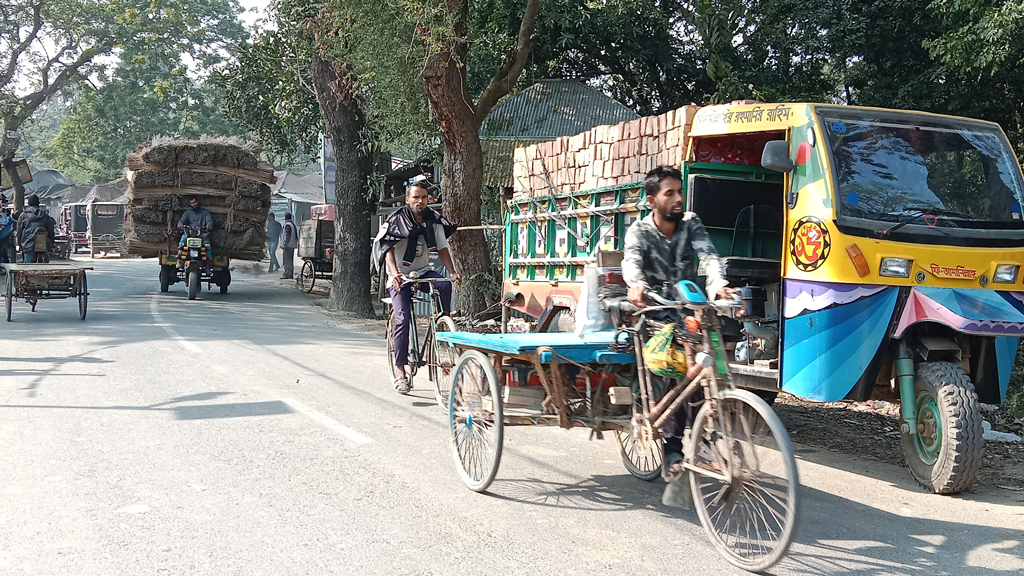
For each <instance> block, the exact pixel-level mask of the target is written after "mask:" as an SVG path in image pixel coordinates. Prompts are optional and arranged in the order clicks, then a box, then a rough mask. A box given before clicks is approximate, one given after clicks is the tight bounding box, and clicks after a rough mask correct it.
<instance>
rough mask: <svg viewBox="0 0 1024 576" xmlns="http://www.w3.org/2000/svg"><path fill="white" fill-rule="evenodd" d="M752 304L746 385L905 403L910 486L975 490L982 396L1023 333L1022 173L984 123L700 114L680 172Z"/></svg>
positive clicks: (1000, 379) (886, 116) (739, 367)
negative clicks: (884, 398)
mask: <svg viewBox="0 0 1024 576" xmlns="http://www.w3.org/2000/svg"><path fill="white" fill-rule="evenodd" d="M682 177H683V187H684V190H683V192H684V194H685V196H686V209H687V210H688V211H692V212H694V213H696V214H697V215H699V217H700V219H701V220H702V221H703V224H704V226H705V227H706V228H707V231H708V233H709V235H710V237H711V240H712V242H713V243H714V244H715V246H716V247H717V249H718V253H719V255H720V256H721V269H722V273H723V274H724V277H725V279H726V280H728V282H729V285H730V286H733V287H737V288H738V290H739V292H740V294H741V295H742V298H743V302H744V304H745V310H744V314H743V315H742V316H743V318H742V321H741V322H737V323H735V324H734V329H733V331H732V334H733V335H732V342H731V343H730V344H729V346H730V347H732V352H731V356H732V358H730V361H729V367H730V371H731V372H732V374H733V378H734V379H736V380H737V381H738V383H740V384H741V385H743V386H746V387H750V388H754V389H761V390H763V391H764V392H763V393H765V394H771V392H772V391H777V390H779V389H780V388H781V389H782V390H786V391H788V392H790V393H792V394H794V395H796V396H799V397H801V398H806V399H811V400H815V401H821V402H831V401H838V400H843V399H848V400H856V401H865V400H867V399H869V398H872V397H879V396H884V395H888V396H890V397H892V398H894V399H895V398H898V399H899V400H900V406H901V408H900V410H901V420H902V423H901V443H902V448H903V452H904V455H905V457H906V460H907V463H908V465H909V467H910V470H911V472H912V473H913V476H914V477H915V479H916V480H917V481H918V482H919V483H921V484H922V485H923V486H924V487H926V488H928V489H929V490H932V491H934V492H937V493H956V492H960V491H963V490H966V489H968V488H969V487H970V486H971V484H972V482H973V481H974V479H975V476H976V474H977V472H978V469H979V468H980V466H981V461H982V452H983V446H984V440H983V437H982V434H983V430H982V415H981V406H980V405H981V403H990V404H996V403H1000V402H1001V401H1002V400H1003V399H1004V398H1005V396H1006V390H1007V385H1008V382H1009V377H1010V371H1011V369H1012V366H1013V362H1014V357H1015V354H1016V350H1017V347H1018V344H1019V342H1020V338H1021V336H1022V335H1024V277H1022V275H1021V265H1022V264H1024V258H1022V255H1024V252H1022V250H1024V220H1022V210H1021V207H1022V205H1024V178H1022V175H1021V169H1020V166H1019V164H1018V163H1017V160H1016V158H1015V156H1014V154H1013V149H1012V148H1011V146H1010V144H1009V142H1008V141H1007V138H1006V136H1005V135H1004V133H1003V131H1002V130H1001V129H1000V127H999V126H998V125H996V124H993V123H990V122H983V121H979V120H971V119H967V118H957V117H951V116H940V115H935V114H926V113H920V112H910V111H896V110H884V109H875V108H858V107H847V106H834V105H819V104H752V105H724V106H709V107H705V108H702V109H700V110H699V111H697V113H696V115H695V116H694V119H693V123H692V126H691V128H690V131H689V136H688V145H687V155H686V161H685V162H684V163H683V166H682Z"/></svg>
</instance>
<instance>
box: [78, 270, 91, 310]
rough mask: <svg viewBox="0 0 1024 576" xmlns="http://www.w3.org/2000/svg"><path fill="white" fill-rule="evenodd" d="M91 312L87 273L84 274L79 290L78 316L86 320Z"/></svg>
mask: <svg viewBox="0 0 1024 576" xmlns="http://www.w3.org/2000/svg"><path fill="white" fill-rule="evenodd" d="M88 312H89V282H88V280H86V279H85V272H82V285H81V287H79V289H78V316H79V317H80V318H81V319H82V320H85V315H86V314H87V313H88Z"/></svg>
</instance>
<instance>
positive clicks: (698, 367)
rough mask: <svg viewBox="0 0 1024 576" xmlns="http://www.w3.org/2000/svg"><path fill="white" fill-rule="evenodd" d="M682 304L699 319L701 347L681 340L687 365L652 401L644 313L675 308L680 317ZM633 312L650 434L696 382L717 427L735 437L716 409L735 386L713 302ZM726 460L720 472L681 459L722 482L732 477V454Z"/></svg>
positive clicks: (694, 389)
mask: <svg viewBox="0 0 1024 576" xmlns="http://www.w3.org/2000/svg"><path fill="white" fill-rule="evenodd" d="M684 307H685V308H689V309H690V310H692V311H693V313H694V315H695V316H696V318H697V320H699V321H700V326H701V343H700V347H701V348H703V350H697V349H696V346H695V345H694V344H695V343H693V342H683V348H684V350H685V353H686V357H687V360H688V364H689V366H690V369H689V371H688V372H687V375H686V377H685V378H680V379H677V380H676V383H675V385H674V386H672V388H670V389H668V390H666V391H665V392H664V393H663V394H662V397H661V399H660V400H658V401H657V402H655V400H654V387H653V384H652V382H651V377H652V375H651V373H650V371H649V370H648V369H647V364H646V362H645V360H644V355H643V346H644V333H645V331H646V330H647V325H648V322H649V321H648V318H647V314H648V313H649V312H653V311H657V310H676V311H677V313H678V314H679V316H680V317H681V316H682V314H681V313H680V312H681V309H682V308H684ZM635 314H636V315H637V316H639V317H640V319H639V320H638V321H637V323H636V324H635V326H634V327H633V328H631V329H630V330H629V331H630V332H631V333H632V335H633V347H634V355H635V357H636V367H637V378H638V380H639V382H640V396H641V404H642V407H643V413H642V416H643V420H642V422H643V425H644V426H647V427H650V432H651V436H652V437H654V438H657V435H658V430H659V429H660V428H661V426H662V425H663V424H664V423H665V422H666V421H668V419H669V418H671V417H673V416H674V415H675V413H676V412H677V411H678V410H679V409H680V408H682V407H683V406H684V404H685V403H686V402H687V401H689V400H690V399H691V398H693V397H694V396H695V395H696V392H697V388H698V386H699V387H701V388H703V389H704V402H708V403H711V406H712V411H713V413H714V414H715V416H716V418H717V420H718V428H719V429H720V430H724V431H725V433H726V436H727V437H728V438H734V437H735V436H734V434H733V430H732V429H731V428H732V426H731V422H730V421H727V420H726V418H725V417H724V415H723V414H722V413H721V411H720V410H717V406H716V404H717V399H718V398H719V395H720V393H721V392H723V391H724V390H725V389H732V388H735V385H734V384H733V382H732V379H731V377H730V373H729V364H728V362H726V361H725V351H724V350H723V349H722V347H721V342H722V333H721V326H720V324H719V321H718V314H717V313H716V311H715V308H714V307H713V305H710V304H708V305H706V306H695V305H674V306H651V307H648V308H644V309H641V310H639V311H637V312H636V313H635ZM680 320H681V318H680ZM702 355H703V356H702ZM652 420H653V421H652ZM694 425H698V423H696V422H695V423H694ZM726 460H727V462H725V464H726V465H725V466H722V474H718V473H716V472H715V471H712V470H708V469H706V468H701V467H698V466H695V465H694V464H693V463H691V462H689V461H686V462H684V463H683V467H684V468H686V469H691V470H693V471H695V472H698V473H700V474H704V475H707V476H712V477H717V478H718V479H720V480H722V481H724V482H731V479H732V477H733V470H732V468H733V466H734V464H735V463H734V462H733V459H731V458H729V459H726Z"/></svg>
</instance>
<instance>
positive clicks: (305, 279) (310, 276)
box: [299, 260, 316, 294]
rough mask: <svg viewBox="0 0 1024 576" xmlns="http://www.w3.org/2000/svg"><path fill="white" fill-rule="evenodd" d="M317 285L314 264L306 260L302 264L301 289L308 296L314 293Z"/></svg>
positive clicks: (300, 271) (300, 273)
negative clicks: (314, 287)
mask: <svg viewBox="0 0 1024 576" xmlns="http://www.w3.org/2000/svg"><path fill="white" fill-rule="evenodd" d="M315 283H316V273H315V272H314V271H313V263H312V262H310V261H309V260H306V261H304V262H303V263H302V270H299V287H301V288H302V291H303V292H306V293H307V294H308V293H310V292H312V291H313V284H315Z"/></svg>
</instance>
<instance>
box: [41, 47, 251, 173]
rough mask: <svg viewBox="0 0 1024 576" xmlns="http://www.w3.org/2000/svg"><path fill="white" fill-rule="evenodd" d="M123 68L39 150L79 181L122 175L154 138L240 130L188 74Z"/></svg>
mask: <svg viewBox="0 0 1024 576" xmlns="http://www.w3.org/2000/svg"><path fill="white" fill-rule="evenodd" d="M131 68H133V67H130V69H129V70H124V71H123V74H122V76H121V77H115V78H113V79H111V80H110V81H109V82H107V83H106V84H104V85H103V86H101V87H100V88H99V89H92V90H88V91H84V92H83V93H82V94H81V96H79V98H78V99H77V100H76V102H75V104H74V107H73V109H72V110H71V112H70V113H69V114H68V115H67V116H66V117H65V118H64V121H63V122H62V123H61V126H60V131H59V132H58V133H57V134H56V136H55V137H54V138H53V140H51V141H50V142H49V143H47V144H46V145H45V146H44V147H43V148H42V150H41V154H42V155H43V157H44V158H46V159H47V160H48V161H49V162H50V164H51V165H53V166H54V167H55V168H57V169H58V170H60V171H62V172H64V173H65V174H67V175H68V176H69V177H71V178H72V179H74V180H75V181H76V182H82V183H86V182H108V181H110V180H113V179H115V178H118V177H119V176H121V174H122V173H123V171H124V165H125V155H126V154H127V153H128V152H130V151H132V150H134V149H135V148H136V147H138V145H139V144H142V143H143V142H146V141H147V140H150V139H151V138H152V137H153V136H159V135H167V136H174V137H176V138H183V139H188V138H198V137H199V136H202V135H204V134H206V135H217V136H229V135H235V134H239V133H240V130H239V128H238V127H237V126H235V125H234V124H233V123H231V122H230V121H228V120H227V119H226V118H225V117H224V116H223V115H222V114H221V113H220V112H219V110H218V104H219V99H220V94H219V93H218V92H217V91H216V90H214V89H213V86H211V85H204V84H198V83H196V82H195V81H193V80H191V79H190V78H188V77H187V76H185V75H178V76H168V75H166V74H142V75H141V76H142V77H141V78H140V77H139V76H140V74H139V72H140V71H139V70H138V69H131Z"/></svg>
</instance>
